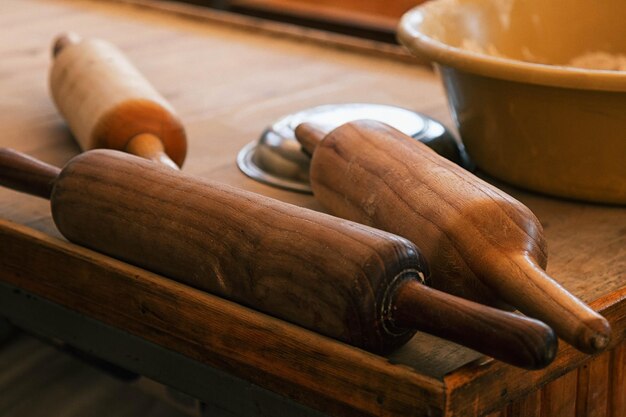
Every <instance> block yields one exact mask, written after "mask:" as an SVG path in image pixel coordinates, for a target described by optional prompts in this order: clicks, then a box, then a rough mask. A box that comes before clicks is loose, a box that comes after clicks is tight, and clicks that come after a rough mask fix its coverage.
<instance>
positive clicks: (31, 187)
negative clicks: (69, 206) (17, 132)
mask: <svg viewBox="0 0 626 417" xmlns="http://www.w3.org/2000/svg"><path fill="white" fill-rule="evenodd" d="M60 172H61V170H60V169H59V168H57V167H55V166H52V165H48V164H46V163H45V162H41V161H39V160H37V159H35V158H31V157H30V156H27V155H24V154H23V153H20V152H17V151H15V150H13V149H8V148H0V185H3V186H5V187H8V188H11V189H13V190H16V191H20V192H24V193H28V194H31V195H35V196H37V197H43V198H46V199H49V198H50V196H51V195H52V189H53V188H54V182H55V181H56V179H57V177H58V176H59V173H60Z"/></svg>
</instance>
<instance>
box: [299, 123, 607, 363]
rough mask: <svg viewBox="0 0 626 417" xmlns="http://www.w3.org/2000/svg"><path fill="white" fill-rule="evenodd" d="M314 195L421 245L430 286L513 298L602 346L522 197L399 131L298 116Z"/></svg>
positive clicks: (602, 333) (603, 327) (498, 300)
mask: <svg viewBox="0 0 626 417" xmlns="http://www.w3.org/2000/svg"><path fill="white" fill-rule="evenodd" d="M296 135H297V136H298V139H299V140H300V142H301V143H302V145H303V147H304V148H305V150H306V151H307V152H308V153H309V154H311V155H312V156H313V158H312V161H311V172H310V177H311V185H312V188H313V193H314V194H315V197H316V198H317V199H318V200H319V201H320V202H321V203H322V204H323V205H324V206H326V207H327V208H328V209H329V210H330V212H332V213H333V214H335V215H338V216H340V217H343V218H346V219H350V220H354V221H357V222H359V223H363V224H367V225H371V226H374V227H378V228H381V229H383V230H387V231H389V232H391V233H395V234H398V235H400V236H403V237H406V238H407V239H409V240H411V241H412V242H413V243H415V244H416V245H417V247H418V248H420V250H421V251H422V253H423V254H424V256H425V257H426V259H427V260H428V262H429V265H430V269H431V278H432V280H433V287H435V288H438V289H441V290H443V291H445V292H448V293H451V294H455V295H458V296H461V297H465V298H468V299H472V300H474V301H479V302H481V303H489V304H492V305H503V304H509V305H512V306H515V307H517V308H518V309H519V310H520V311H522V312H523V313H525V314H527V315H529V316H531V317H536V318H538V319H540V320H542V321H544V322H546V323H547V324H548V325H550V326H551V327H553V328H554V330H555V331H556V333H557V334H558V335H559V336H560V337H561V338H563V339H564V340H565V341H566V342H568V343H570V344H571V345H573V346H574V347H576V348H578V349H579V350H581V351H583V352H588V353H594V352H598V351H601V350H602V349H604V348H606V347H607V345H608V343H609V338H610V326H609V324H608V322H607V321H606V320H605V319H604V318H603V317H602V316H600V315H599V314H598V313H596V312H595V311H593V310H591V309H590V308H589V307H588V306H587V305H585V304H584V303H583V302H582V301H580V300H579V299H577V298H576V297H574V296H573V295H572V294H570V293H569V292H567V291H566V290H565V289H564V288H563V287H561V286H560V285H559V284H558V283H557V282H555V281H554V280H553V279H552V278H551V277H550V276H548V274H547V273H546V272H545V270H544V268H545V266H546V263H547V251H546V245H545V240H544V237H543V229H542V227H541V224H540V223H539V220H537V218H536V217H535V216H534V215H533V213H532V212H531V211H530V210H529V209H528V208H527V207H526V206H524V205H523V204H522V203H520V202H519V201H517V200H515V199H514V198H512V197H511V196H509V195H507V194H506V193H504V192H503V191H500V190H499V189H497V188H496V187H493V186H492V185H490V184H488V183H486V182H484V181H482V180H481V179H479V178H478V177H476V176H474V175H472V174H471V173H469V172H467V171H465V170H464V169H462V168H460V167H459V166H457V165H455V164H453V163H451V162H449V161H447V160H445V159H444V158H442V157H440V156H438V155H437V154H436V153H435V152H433V151H431V150H430V149H429V148H428V147H426V146H424V145H423V144H421V143H419V142H417V141H415V140H413V139H411V138H409V137H408V136H406V135H404V134H402V133H401V132H399V131H397V130H395V129H393V128H391V127H389V126H387V125H384V124H382V123H378V122H373V121H365V120H363V121H357V122H353V123H348V124H345V125H343V126H340V127H339V128H337V129H335V130H334V131H332V132H331V133H329V134H328V135H324V134H322V133H321V132H320V131H319V130H317V129H316V128H315V126H312V125H308V124H303V125H300V126H299V127H298V128H297V129H296Z"/></svg>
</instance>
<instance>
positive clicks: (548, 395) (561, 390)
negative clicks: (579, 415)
mask: <svg viewBox="0 0 626 417" xmlns="http://www.w3.org/2000/svg"><path fill="white" fill-rule="evenodd" d="M577 390H578V371H577V370H574V371H570V372H568V373H567V374H565V375H563V376H562V377H560V378H558V379H556V380H554V381H552V382H550V383H549V384H547V385H546V386H545V387H544V388H543V389H542V396H541V415H540V416H541V417H553V416H555V417H575V416H576V395H577V392H578V391H577Z"/></svg>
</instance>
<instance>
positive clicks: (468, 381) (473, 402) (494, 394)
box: [444, 288, 626, 417]
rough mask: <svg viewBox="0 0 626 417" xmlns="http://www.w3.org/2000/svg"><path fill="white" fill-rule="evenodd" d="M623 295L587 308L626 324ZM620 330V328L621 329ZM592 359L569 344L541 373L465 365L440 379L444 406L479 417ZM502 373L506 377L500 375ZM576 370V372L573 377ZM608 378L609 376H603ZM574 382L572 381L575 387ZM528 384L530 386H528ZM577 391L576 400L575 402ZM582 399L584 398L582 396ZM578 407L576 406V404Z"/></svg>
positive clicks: (621, 325) (614, 344) (619, 341)
mask: <svg viewBox="0 0 626 417" xmlns="http://www.w3.org/2000/svg"><path fill="white" fill-rule="evenodd" d="M625 297H626V288H624V289H622V290H620V291H617V292H615V293H613V294H609V295H607V296H605V297H603V298H600V299H598V300H596V301H595V302H593V303H591V307H592V308H593V309H594V310H596V311H600V312H602V315H603V316H605V317H607V319H608V320H609V321H610V322H611V323H612V324H613V325H614V328H617V329H624V328H626V327H624V326H626V314H625V312H624V311H623V310H622V308H621V307H620V304H619V302H618V303H617V304H616V301H622V300H624V299H626V298H625ZM621 332H623V330H622V331H621ZM623 343H624V339H623V338H614V339H612V342H611V345H610V346H609V351H607V352H604V353H603V354H602V355H609V354H610V350H611V349H613V348H617V347H619V346H621V345H622V344H623ZM591 360H593V357H590V356H588V355H585V354H582V353H581V352H579V351H577V350H576V349H574V348H573V347H571V346H569V345H567V344H562V345H561V346H560V348H559V352H558V353H557V356H556V359H555V361H554V362H553V363H552V364H551V365H550V366H549V367H548V368H546V370H545V371H542V372H518V371H517V370H516V369H508V370H504V369H503V368H502V367H501V366H500V364H498V363H495V362H494V363H490V364H488V366H480V365H481V364H480V363H476V364H468V365H466V366H464V367H462V368H459V369H457V370H456V371H454V372H451V373H450V374H449V375H448V376H446V377H445V378H444V383H445V387H446V398H447V401H448V402H447V404H446V406H447V409H448V410H449V413H450V414H451V415H454V413H459V414H461V415H463V416H476V417H477V416H482V415H484V414H485V413H488V412H492V411H494V410H496V411H497V410H499V409H501V407H504V405H506V403H507V402H510V401H511V400H514V399H519V398H523V397H524V396H526V395H528V394H529V393H531V392H533V391H535V390H538V389H540V387H542V386H544V385H545V384H546V383H548V382H550V381H552V380H554V379H556V378H558V377H560V376H561V375H563V374H564V373H567V372H569V371H571V370H572V369H576V368H581V367H582V366H583V365H585V364H587V363H589V362H590V361H591ZM504 375H506V377H504ZM577 376H578V372H576V377H577ZM604 377H605V378H609V375H604ZM504 378H506V382H503V379H504ZM577 385H578V383H577V382H576V381H575V386H577ZM531 387H532V388H531ZM578 397H579V394H577V399H576V403H578ZM583 398H586V397H583ZM576 407H577V408H578V405H576Z"/></svg>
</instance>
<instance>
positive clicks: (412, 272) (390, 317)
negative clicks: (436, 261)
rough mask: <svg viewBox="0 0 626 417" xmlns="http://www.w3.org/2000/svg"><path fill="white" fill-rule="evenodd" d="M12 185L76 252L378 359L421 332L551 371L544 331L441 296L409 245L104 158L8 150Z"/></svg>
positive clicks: (2, 167) (0, 166) (550, 341)
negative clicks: (43, 158)
mask: <svg viewBox="0 0 626 417" xmlns="http://www.w3.org/2000/svg"><path fill="white" fill-rule="evenodd" d="M0 184H3V185H6V186H9V187H11V188H14V189H17V190H20V191H24V192H28V193H31V194H35V195H39V196H41V197H46V198H50V200H51V206H52V215H53V218H54V221H55V223H56V225H57V227H58V229H59V230H60V231H61V233H63V235H64V236H66V237H67V238H68V239H69V240H70V241H73V242H76V243H78V244H81V245H84V246H87V247H90V248H92V249H95V250H97V251H101V252H104V253H106V254H109V255H111V256H113V257H116V258H119V259H123V260H125V261H127V262H130V263H133V264H135V265H138V266H141V267H144V268H146V269H149V270H152V271H155V272H157V273H160V274H162V275H165V276H167V277H170V278H173V279H176V280H178V281H181V282H183V283H186V284H189V285H191V286H194V287H196V288H200V289H202V290H205V291H208V292H211V293H213V294H216V295H219V296H222V297H224V298H228V299H230V300H233V301H236V302H239V303H241V304H244V305H246V306H249V307H252V308H254V309H257V310H259V311H262V312H265V313H268V314H271V315H273V316H276V317H280V318H282V319H284V320H287V321H290V322H293V323H296V324H299V325H301V326H303V327H306V328H309V329H311V330H314V331H317V332H319V333H322V334H324V335H327V336H331V337H334V338H336V339H339V340H342V341H344V342H347V343H350V344H352V345H355V346H359V347H361V348H364V349H367V350H370V351H372V352H386V351H389V350H390V349H393V348H395V347H397V346H399V345H400V344H402V343H404V342H406V341H407V340H408V339H409V338H410V337H411V336H412V335H413V333H414V329H419V330H423V331H426V332H429V333H432V334H434V335H437V336H440V337H443V338H447V339H449V340H452V341H454V342H457V343H460V344H463V345H466V346H468V347H471V348H473V349H475V350H478V351H480V352H483V353H485V354H488V355H490V356H493V357H494V358H497V359H500V360H503V361H506V362H508V363H511V364H514V365H517V366H521V367H525V368H540V367H543V366H545V365H547V364H548V363H550V362H551V361H552V359H553V358H554V356H555V352H556V344H557V339H556V336H555V335H554V332H553V331H552V329H551V328H549V327H548V326H546V325H545V324H543V323H541V322H539V321H536V320H533V319H529V318H526V317H523V316H519V315H516V314H512V313H508V312H504V311H501V310H497V309H493V308H490V307H486V306H483V305H480V304H477V303H473V302H470V301H467V300H464V299H461V298H458V297H454V296H451V295H449V294H445V293H441V292H439V291H436V290H433V289H430V288H428V287H426V286H425V285H422V284H421V282H422V280H423V279H424V277H425V275H427V270H426V266H425V264H424V261H423V259H422V258H421V257H420V255H419V253H418V252H417V249H416V248H415V246H414V245H413V244H412V243H410V242H409V241H408V240H406V239H403V238H401V237H398V236H395V235H392V234H390V233H387V232H383V231H380V230H377V229H373V228H370V227H367V226H363V225H360V224H357V223H353V222H350V221H347V220H343V219H339V218H336V217H333V216H330V215H327V214H323V213H318V212H314V211H312V210H307V209H304V208H301V207H296V206H293V205H290V204H286V203H282V202H280V201H277V200H273V199H270V198H267V197H263V196H259V195H257V194H253V193H250V192H246V191H242V190H239V189H236V188H233V187H229V186H227V185H221V184H219V183H215V182H208V181H203V180H201V179H198V178H194V177H191V176H186V175H184V174H182V173H180V172H179V171H175V170H172V169H169V168H166V167H163V166H160V165H158V164H154V163H151V162H149V161H146V160H144V159H141V158H136V157H134V156H132V155H128V154H125V153H122V152H117V151H111V150H95V151H89V152H86V153H83V154H81V155H79V156H77V157H75V158H74V159H72V160H71V161H70V162H69V163H68V164H67V165H66V166H65V168H63V170H62V171H60V170H59V169H58V168H55V167H52V166H50V165H47V164H43V163H42V162H39V161H37V160H33V159H31V158H28V157H26V156H24V155H22V154H18V153H16V152H14V151H9V150H0Z"/></svg>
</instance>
